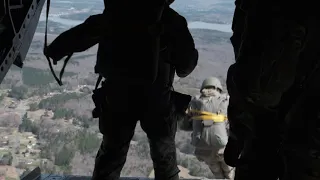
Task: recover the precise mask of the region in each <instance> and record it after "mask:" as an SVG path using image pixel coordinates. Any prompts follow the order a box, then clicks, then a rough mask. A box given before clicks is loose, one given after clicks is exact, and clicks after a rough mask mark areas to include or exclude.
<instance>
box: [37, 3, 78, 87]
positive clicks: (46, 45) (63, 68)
mask: <svg viewBox="0 0 320 180" xmlns="http://www.w3.org/2000/svg"><path fill="white" fill-rule="evenodd" d="M49 9H50V0H47V9H46V27H45V35H44V48H43V54H44V55H45V57H46V59H47V60H48V63H49V67H50V71H51V73H52V75H53V77H54V79H55V80H56V81H57V82H58V84H59V85H60V86H62V85H63V84H62V81H61V79H62V76H63V73H64V70H65V67H66V66H67V63H68V61H69V60H70V58H71V56H72V55H73V53H71V54H69V55H68V56H67V58H66V59H65V60H64V63H63V66H62V69H61V71H60V76H59V78H58V77H57V75H56V74H55V72H54V70H53V67H52V63H51V60H50V57H49V56H48V55H47V48H48V37H47V36H48V18H49ZM53 64H54V65H56V64H57V61H53Z"/></svg>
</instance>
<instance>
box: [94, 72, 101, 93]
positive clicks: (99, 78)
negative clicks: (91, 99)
mask: <svg viewBox="0 0 320 180" xmlns="http://www.w3.org/2000/svg"><path fill="white" fill-rule="evenodd" d="M101 80H102V76H101V75H99V77H98V80H97V82H96V86H95V88H94V90H97V89H98V87H99V84H100V82H101Z"/></svg>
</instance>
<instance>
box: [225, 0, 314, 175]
mask: <svg viewBox="0 0 320 180" xmlns="http://www.w3.org/2000/svg"><path fill="white" fill-rule="evenodd" d="M314 7H316V5H315V4H314V2H312V1H304V2H299V3H296V2H290V3H289V2H287V1H274V2H273V1H256V2H254V1H248V0H237V1H236V10H235V14H234V19H233V28H232V29H233V31H234V35H233V37H232V38H231V42H232V44H233V47H234V51H235V57H236V62H235V64H233V65H231V66H230V68H229V70H228V78H227V87H228V92H229V94H230V101H229V109H228V117H229V121H230V131H231V134H232V136H230V137H229V141H228V145H227V148H226V151H225V159H228V161H227V163H228V164H230V165H233V166H236V176H235V179H237V180H246V179H256V178H257V177H258V178H259V179H262V180H263V179H266V180H278V178H280V179H283V180H289V179H290V180H305V179H307V180H308V179H310V180H311V179H312V180H316V179H320V168H319V164H320V158H319V157H320V156H319V152H320V146H319V140H320V138H319V137H320V136H319V135H320V133H319V119H318V115H317V114H318V112H319V110H318V109H317V108H314V105H312V104H315V103H316V102H318V95H317V94H318V93H315V92H319V86H316V85H315V84H318V83H317V82H318V81H319V78H318V76H319V72H318V70H317V69H318V65H319V53H318V52H319V48H318V45H317V44H318V43H317V42H319V39H320V36H319V33H318V32H319V26H318V22H319V15H318V14H317V13H315V12H316V11H317V10H316V9H315V8H314ZM297 12H305V13H303V14H302V13H297ZM306 114H308V115H306ZM239 155H241V156H240V158H239V159H238V157H239ZM235 157H236V158H235Z"/></svg>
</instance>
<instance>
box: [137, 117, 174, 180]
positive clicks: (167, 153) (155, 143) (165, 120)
mask: <svg viewBox="0 0 320 180" xmlns="http://www.w3.org/2000/svg"><path fill="white" fill-rule="evenodd" d="M141 127H142V129H143V130H144V131H145V132H146V133H147V136H148V139H149V144H150V154H151V158H152V160H153V167H154V170H155V180H178V179H179V175H178V173H179V168H178V165H177V156H176V146H175V134H176V131H177V122H176V121H175V120H174V119H172V118H171V116H170V115H157V114H153V116H149V117H146V118H145V119H143V120H141Z"/></svg>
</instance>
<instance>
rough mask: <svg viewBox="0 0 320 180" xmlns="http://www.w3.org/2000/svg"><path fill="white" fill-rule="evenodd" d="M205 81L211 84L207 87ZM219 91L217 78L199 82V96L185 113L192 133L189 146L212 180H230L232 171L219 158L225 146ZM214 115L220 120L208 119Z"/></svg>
mask: <svg viewBox="0 0 320 180" xmlns="http://www.w3.org/2000/svg"><path fill="white" fill-rule="evenodd" d="M208 80H212V83H208ZM211 88H215V89H211ZM221 90H222V86H221V83H220V81H219V80H218V79H217V78H208V79H206V80H205V81H204V82H203V85H202V88H201V92H202V94H201V96H200V97H199V98H194V99H193V100H192V101H191V102H190V107H189V109H188V111H189V114H190V115H191V119H190V120H191V121H192V129H193V132H192V135H191V137H192V141H191V143H192V145H194V146H195V148H196V149H195V156H196V157H197V158H198V159H199V160H200V161H203V162H205V163H206V164H207V165H208V166H209V168H210V170H211V171H212V173H213V174H214V175H215V177H216V178H227V179H233V176H234V175H233V173H234V171H233V168H232V167H230V166H228V165H227V164H226V163H225V161H224V158H223V151H224V148H225V146H226V144H227V142H228V132H227V125H228V124H227V121H226V119H225V116H224V115H226V113H227V111H226V110H227V105H228V100H227V97H226V96H225V95H222V94H220V93H221ZM210 91H212V92H213V93H210ZM214 92H216V93H214ZM218 114H219V115H221V117H222V118H223V119H221V120H218V119H215V118H214V117H212V116H210V115H213V116H214V115H218Z"/></svg>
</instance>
